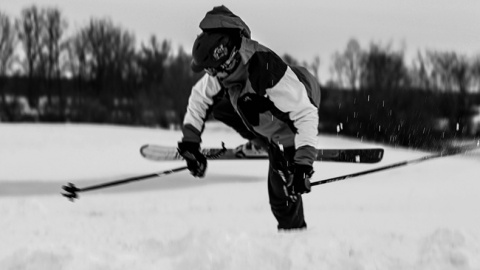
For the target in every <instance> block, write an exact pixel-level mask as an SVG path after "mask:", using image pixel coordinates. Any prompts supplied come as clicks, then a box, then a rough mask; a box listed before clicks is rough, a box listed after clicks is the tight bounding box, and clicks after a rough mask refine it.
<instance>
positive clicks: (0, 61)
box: [0, 12, 16, 76]
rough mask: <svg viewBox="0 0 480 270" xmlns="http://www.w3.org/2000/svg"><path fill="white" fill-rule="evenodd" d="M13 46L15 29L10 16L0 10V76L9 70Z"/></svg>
mask: <svg viewBox="0 0 480 270" xmlns="http://www.w3.org/2000/svg"><path fill="white" fill-rule="evenodd" d="M15 47H16V37H15V29H14V27H13V25H12V23H11V21H10V18H9V17H8V16H7V15H6V14H4V13H2V12H0V76H5V75H7V74H8V73H9V72H10V71H11V66H12V64H13V62H14V59H15V58H14V52H15Z"/></svg>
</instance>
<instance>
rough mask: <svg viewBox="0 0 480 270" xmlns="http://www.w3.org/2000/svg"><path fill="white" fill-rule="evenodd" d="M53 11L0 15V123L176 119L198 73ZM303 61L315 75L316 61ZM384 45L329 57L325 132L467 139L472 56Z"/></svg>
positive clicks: (163, 44) (475, 74) (414, 141)
mask: <svg viewBox="0 0 480 270" xmlns="http://www.w3.org/2000/svg"><path fill="white" fill-rule="evenodd" d="M67 29H68V22H67V20H66V19H65V18H64V17H63V15H62V13H61V12H60V11H59V10H58V9H57V8H50V7H48V8H39V7H37V6H35V5H33V6H30V7H27V8H25V9H23V10H22V12H21V14H20V15H19V16H18V17H17V18H13V19H12V18H10V17H9V16H7V15H6V14H5V13H3V12H1V11H0V121H3V122H19V121H44V122H90V123H114V124H128V125H144V126H162V127H167V126H169V125H179V124H180V123H181V121H182V119H183V115H184V113H185V107H186V105H187V102H188V96H189V94H190V89H191V86H192V85H193V84H194V83H195V82H196V81H197V80H198V79H199V77H200V76H201V74H194V73H192V72H191V70H190V61H191V56H190V54H189V53H186V52H185V51H184V50H183V48H181V47H180V48H178V49H174V48H172V46H171V43H170V42H169V41H168V40H163V41H159V40H158V39H157V37H155V36H151V37H150V39H149V40H148V41H147V42H143V41H142V42H140V45H138V43H137V42H136V39H135V35H134V34H133V33H131V32H129V31H128V30H125V29H124V28H122V27H121V26H118V25H116V24H114V23H113V22H112V21H111V20H110V19H96V18H92V19H91V20H90V21H89V22H88V23H87V24H86V25H84V26H82V27H80V28H79V29H77V30H75V31H73V33H72V34H69V35H67ZM283 58H284V59H285V61H287V62H288V63H290V64H302V65H304V66H307V67H308V68H310V70H311V71H312V72H313V73H314V74H315V75H316V76H317V78H318V69H319V66H320V59H319V58H318V57H317V58H315V59H314V60H313V61H312V63H298V61H296V60H295V59H294V58H293V57H291V56H290V55H284V56H283ZM404 58H405V57H404V52H402V51H396V50H393V49H392V48H391V46H388V45H386V46H385V45H381V44H371V45H370V47H369V48H368V49H363V48H361V47H360V45H359V44H358V42H357V41H356V40H355V39H352V40H350V41H349V42H348V44H347V47H346V48H345V50H344V51H342V52H337V53H335V54H334V55H333V57H332V64H331V74H332V77H331V78H330V79H329V81H328V83H327V84H326V85H323V86H322V87H323V89H324V91H323V95H322V106H321V112H320V120H321V127H322V131H323V132H331V133H343V134H346V135H350V136H356V137H359V138H364V139H368V140H380V141H385V142H388V143H392V144H400V145H415V146H422V145H425V144H426V143H427V142H429V141H432V140H438V139H443V138H450V137H453V136H467V135H475V132H476V131H475V128H474V127H473V126H472V125H471V123H470V119H471V116H472V115H473V114H474V108H475V106H478V104H480V101H479V98H478V94H476V95H475V93H478V92H480V91H479V90H480V57H479V56H476V57H467V56H465V55H461V54H458V53H456V52H438V51H426V52H424V53H422V52H419V53H418V56H417V58H416V59H415V60H414V61H413V63H412V64H411V65H408V66H407V65H406V64H405V59H404Z"/></svg>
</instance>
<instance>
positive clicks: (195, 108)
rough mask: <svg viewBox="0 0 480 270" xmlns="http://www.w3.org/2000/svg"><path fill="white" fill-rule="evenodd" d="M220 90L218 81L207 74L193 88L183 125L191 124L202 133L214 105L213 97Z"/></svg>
mask: <svg viewBox="0 0 480 270" xmlns="http://www.w3.org/2000/svg"><path fill="white" fill-rule="evenodd" d="M220 90H221V86H220V83H219V82H218V80H217V79H216V78H214V77H211V76H209V75H208V74H205V75H204V76H203V77H202V78H201V79H200V80H199V81H198V82H197V83H196V84H195V85H194V86H193V88H192V93H191V94H190V98H189V99H188V106H187V112H186V114H185V118H184V119H183V124H184V125H186V124H190V125H192V126H193V127H195V128H196V129H197V130H198V131H200V132H201V131H202V127H203V124H204V123H205V118H206V117H207V110H208V108H209V107H210V106H211V105H212V104H213V97H214V96H215V95H216V94H218V92H220Z"/></svg>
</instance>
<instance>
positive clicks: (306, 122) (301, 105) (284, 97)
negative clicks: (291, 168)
mask: <svg viewBox="0 0 480 270" xmlns="http://www.w3.org/2000/svg"><path fill="white" fill-rule="evenodd" d="M266 94H267V95H268V98H269V99H270V100H271V101H272V102H273V103H274V104H275V106H276V107H277V108H278V109H280V110H281V111H283V112H286V113H288V115H289V118H290V120H292V121H293V125H294V126H295V128H296V129H297V134H296V135H295V149H296V152H295V158H294V162H295V163H297V164H304V165H312V163H313V161H314V160H315V158H316V150H315V147H316V144H317V135H318V109H317V108H316V107H315V106H314V105H313V104H312V103H311V102H310V99H309V97H308V93H307V90H306V88H305V86H304V85H303V84H302V83H301V82H300V81H299V79H298V77H297V76H296V75H295V73H294V72H293V71H292V70H291V68H290V67H288V68H287V70H286V72H285V74H284V76H283V77H282V78H281V79H280V80H279V81H278V83H277V84H275V86H273V87H272V88H267V89H266Z"/></svg>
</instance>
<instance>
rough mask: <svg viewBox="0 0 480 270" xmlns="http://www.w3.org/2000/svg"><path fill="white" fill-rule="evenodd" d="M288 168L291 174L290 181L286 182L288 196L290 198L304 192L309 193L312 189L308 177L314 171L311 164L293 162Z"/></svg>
mask: <svg viewBox="0 0 480 270" xmlns="http://www.w3.org/2000/svg"><path fill="white" fill-rule="evenodd" d="M289 170H290V172H291V173H292V175H293V177H292V178H291V181H290V182H289V183H288V184H287V189H288V191H289V193H290V194H289V195H290V197H291V198H292V196H293V197H296V196H298V195H301V194H304V193H309V192H310V190H311V189H312V188H311V185H310V178H311V177H312V175H313V173H314V171H313V168H312V166H310V165H301V164H294V165H292V166H291V167H290V168H289Z"/></svg>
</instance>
